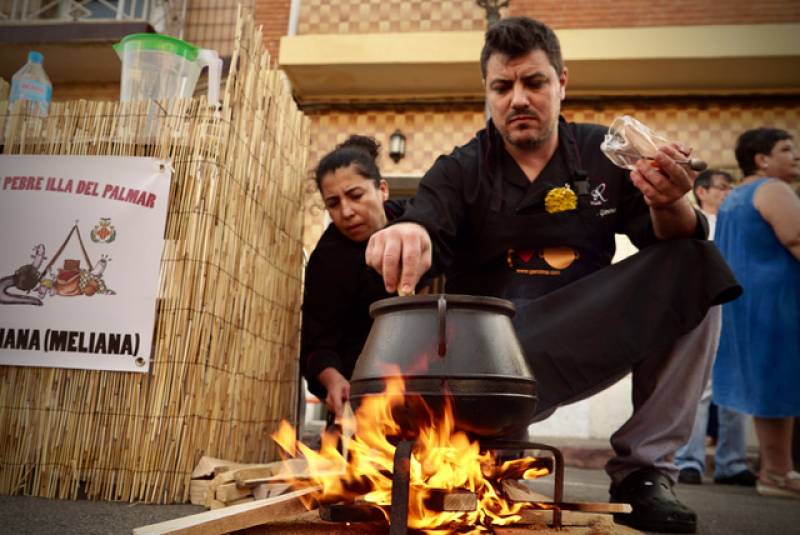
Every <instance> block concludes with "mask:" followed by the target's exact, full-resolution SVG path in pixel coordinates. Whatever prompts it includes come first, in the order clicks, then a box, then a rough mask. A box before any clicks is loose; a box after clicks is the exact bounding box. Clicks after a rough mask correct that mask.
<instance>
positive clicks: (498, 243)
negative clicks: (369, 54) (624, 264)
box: [398, 119, 708, 299]
mask: <svg viewBox="0 0 800 535" xmlns="http://www.w3.org/2000/svg"><path fill="white" fill-rule="evenodd" d="M558 128H559V144H558V149H557V150H556V152H555V153H554V155H553V157H552V158H551V159H550V161H549V162H548V163H547V165H546V166H545V167H544V169H543V170H542V171H541V173H540V174H539V176H538V177H537V178H536V180H534V181H533V182H530V181H529V180H528V178H527V177H526V176H525V173H524V172H523V171H522V169H521V168H520V167H519V165H518V164H517V163H516V161H514V159H513V158H512V157H511V155H510V154H509V153H508V152H506V150H505V148H504V145H503V140H502V137H501V136H500V134H499V133H498V132H497V130H496V129H495V128H494V125H493V124H492V122H491V120H490V121H489V122H488V125H487V128H486V129H484V130H481V131H480V132H478V134H477V135H476V137H475V138H473V139H472V141H470V142H469V143H468V144H467V145H464V146H463V147H460V148H457V149H456V150H455V151H453V153H452V154H450V155H449V156H441V157H440V158H439V159H438V160H437V161H436V163H435V164H434V166H433V167H432V168H431V170H430V171H429V172H428V173H427V174H426V175H425V177H424V178H423V179H422V182H421V183H420V188H419V192H418V194H417V196H416V198H415V199H414V201H413V202H412V206H410V207H409V209H408V210H407V211H406V213H405V214H404V215H403V216H402V217H401V218H399V219H398V222H399V221H413V222H417V223H420V224H422V225H423V226H424V227H425V228H426V229H427V230H428V232H429V233H430V235H431V239H432V242H433V247H434V250H433V253H434V254H433V258H434V272H436V273H442V272H444V273H446V274H447V291H448V292H450V293H462V294H471V295H492V296H497V297H505V298H514V299H516V298H524V299H532V298H536V297H538V296H542V295H545V294H548V293H550V292H551V291H553V290H555V289H557V288H560V287H562V286H565V285H567V284H569V283H570V282H573V281H575V280H578V279H580V278H582V277H585V276H586V275H588V274H590V273H593V272H595V271H597V270H599V269H601V268H603V267H606V266H608V265H609V264H610V263H611V259H612V257H613V256H614V252H615V241H614V234H617V233H618V234H626V235H627V236H628V237H629V238H630V239H631V241H632V242H633V243H634V244H635V245H636V246H637V247H639V248H642V247H646V246H648V245H651V244H653V243H655V242H657V241H658V240H657V238H656V236H655V234H654V231H653V225H652V221H651V218H650V211H649V208H648V206H647V204H646V203H645V202H644V198H643V196H642V194H641V192H640V191H639V190H638V189H637V188H636V187H635V186H634V185H633V183H632V182H631V180H630V178H629V176H628V171H626V170H623V169H620V168H618V167H616V166H615V165H614V164H613V163H611V161H610V160H609V159H608V158H607V157H606V156H605V155H604V154H603V153H602V152H601V151H600V143H601V142H602V141H603V137H604V135H605V133H606V131H607V129H606V128H605V127H602V126H598V125H590V124H575V123H572V124H567V123H566V122H565V121H564V120H563V119H560V121H559V125H558ZM582 181H583V184H579V182H582ZM565 187H566V188H569V189H570V190H572V192H573V193H574V194H575V195H576V197H579V199H578V201H579V203H578V204H579V205H578V206H577V207H576V208H575V209H568V210H564V211H554V210H553V209H552V208H550V211H548V203H547V202H546V200H547V198H548V195H549V194H551V191H553V190H558V189H560V188H565ZM581 192H582V195H580V196H578V195H577V194H578V193H581ZM697 213H698V220H699V221H700V224H699V225H698V229H697V235H696V237H698V238H701V239H702V238H705V236H706V233H707V229H708V227H707V222H706V220H705V218H704V217H703V216H702V214H701V213H700V212H699V211H697Z"/></svg>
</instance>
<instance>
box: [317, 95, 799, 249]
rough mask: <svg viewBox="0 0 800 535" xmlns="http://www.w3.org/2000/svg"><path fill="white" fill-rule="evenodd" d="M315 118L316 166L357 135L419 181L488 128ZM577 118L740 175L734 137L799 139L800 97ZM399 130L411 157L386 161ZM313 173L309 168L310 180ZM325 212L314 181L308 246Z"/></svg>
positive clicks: (643, 105) (392, 170) (443, 118)
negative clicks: (677, 145)
mask: <svg viewBox="0 0 800 535" xmlns="http://www.w3.org/2000/svg"><path fill="white" fill-rule="evenodd" d="M308 113H310V114H311V120H312V134H311V155H310V157H309V162H310V164H311V166H312V168H313V166H314V165H316V163H317V162H318V161H319V159H320V157H322V156H323V155H324V154H325V153H326V152H327V151H329V150H331V149H333V148H334V147H335V146H336V144H337V143H341V142H342V141H344V139H345V138H347V136H348V135H350V134H352V133H359V134H364V135H370V136H374V137H375V138H376V139H378V141H379V142H380V143H381V144H382V146H383V148H382V154H383V156H382V157H381V159H380V160H379V165H380V168H381V172H382V173H383V174H384V175H385V176H409V175H410V176H421V175H422V174H424V173H425V171H426V170H427V169H428V168H429V167H430V166H431V165H432V164H433V162H434V160H435V159H436V157H437V156H438V155H439V154H443V153H449V152H450V151H452V149H453V148H454V147H455V146H457V145H461V144H463V143H466V142H467V141H468V140H469V139H470V138H471V137H472V136H473V134H474V133H475V132H476V131H477V130H479V129H481V128H482V127H483V125H484V113H483V109H482V107H479V106H478V105H472V106H460V107H459V106H453V107H448V108H424V107H423V108H414V109H405V110H364V111H327V112H316V113H313V112H308ZM563 113H564V115H565V116H566V117H567V118H568V119H569V120H571V121H577V122H593V123H598V124H604V125H609V124H611V122H612V121H613V120H614V118H615V117H617V116H619V115H623V114H628V115H633V116H634V117H636V118H637V119H639V120H640V121H642V122H644V123H645V124H647V125H648V126H649V127H650V128H652V129H653V130H655V131H656V132H658V133H659V134H661V135H663V136H664V137H666V138H668V139H671V140H674V141H680V142H681V143H684V144H686V145H689V146H691V147H693V148H694V151H695V154H696V155H697V156H698V157H700V158H703V159H705V160H706V161H707V162H708V163H709V165H711V166H712V167H722V168H726V169H729V170H732V171H734V174H736V173H737V169H736V161H735V159H734V156H733V145H734V143H735V141H736V137H737V136H738V135H739V134H740V133H741V132H743V131H744V130H747V129H748V128H753V127H756V126H761V125H771V126H775V127H778V128H783V129H786V130H788V131H789V132H790V133H792V134H793V135H794V136H795V138H796V139H800V98H785V99H765V100H757V99H720V100H703V101H699V100H692V99H686V100H669V101H659V100H653V101H647V100H630V101H615V102H604V103H600V102H598V103H596V104H595V103H586V102H582V101H574V102H566V103H565V105H564V109H563ZM396 128H399V129H400V130H401V131H402V132H403V133H404V134H405V135H406V137H407V142H406V157H405V158H404V159H402V160H400V162H399V163H397V164H395V163H394V162H393V161H392V160H390V159H389V158H388V157H387V156H386V147H387V145H388V138H389V136H390V135H391V134H392V132H394V130H395V129H396ZM310 176H311V169H309V177H310ZM323 223H324V214H323V209H322V204H321V201H320V198H319V194H318V193H317V191H316V187H315V185H314V184H313V182H312V181H311V179H309V183H308V188H307V198H306V218H305V229H304V239H303V241H304V245H305V247H306V250H307V251H311V250H313V248H314V245H315V244H316V242H317V240H318V239H319V236H320V234H321V233H322V231H323Z"/></svg>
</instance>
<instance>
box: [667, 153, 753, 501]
mask: <svg viewBox="0 0 800 535" xmlns="http://www.w3.org/2000/svg"><path fill="white" fill-rule="evenodd" d="M692 189H693V192H694V196H695V198H696V199H697V203H698V204H699V205H700V209H701V210H702V211H703V214H704V215H705V216H706V219H707V220H708V235H709V238H711V239H713V237H714V228H715V226H716V221H717V211H718V210H719V207H720V205H721V204H722V201H724V200H725V197H727V196H728V193H730V192H731V190H732V189H733V177H731V175H729V174H728V173H725V172H724V171H716V170H713V169H706V170H705V171H703V172H702V173H700V174H699V175H697V178H696V179H695V181H694V187H693V188H692ZM710 404H711V383H710V382H709V383H708V384H707V385H706V388H705V390H704V391H703V396H702V397H701V398H700V405H698V407H697V416H695V420H694V428H693V429H692V435H691V436H690V437H689V441H688V442H687V443H686V444H685V445H684V446H683V447H682V448H681V449H679V450H678V452H677V453H676V454H675V464H676V465H677V466H678V469H679V470H680V475H679V476H678V481H680V482H681V483H687V484H689V485H699V484H701V483H702V482H703V474H704V473H705V470H706V447H705V437H706V428H707V427H708V409H709V405H710ZM718 422H719V440H718V442H717V449H716V452H715V456H714V481H715V482H716V483H720V484H723V485H742V486H746V487H753V486H755V484H756V476H755V474H754V473H753V472H751V471H750V470H749V469H748V468H747V441H746V436H745V426H746V424H747V415H745V414H742V413H740V412H736V411H734V410H732V409H728V408H726V407H718Z"/></svg>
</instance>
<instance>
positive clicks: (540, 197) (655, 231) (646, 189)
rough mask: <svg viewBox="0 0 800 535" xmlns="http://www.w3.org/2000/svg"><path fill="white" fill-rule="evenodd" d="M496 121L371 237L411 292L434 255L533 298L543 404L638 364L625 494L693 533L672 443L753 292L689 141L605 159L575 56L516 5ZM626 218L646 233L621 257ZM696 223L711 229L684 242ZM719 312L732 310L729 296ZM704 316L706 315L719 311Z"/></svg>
mask: <svg viewBox="0 0 800 535" xmlns="http://www.w3.org/2000/svg"><path fill="white" fill-rule="evenodd" d="M481 70H482V74H483V78H484V84H485V90H486V99H487V103H488V106H489V109H490V111H491V116H492V118H491V120H490V121H489V122H488V124H487V128H486V129H485V130H482V131H481V132H479V133H478V134H477V135H476V137H475V139H473V140H472V141H471V142H470V143H468V144H467V145H465V146H463V147H460V148H458V149H456V150H455V151H454V152H453V153H452V154H451V155H449V156H446V157H445V156H443V157H440V158H439V159H438V160H437V162H436V163H435V164H434V166H433V168H432V169H431V170H430V171H429V172H428V173H427V174H426V176H425V177H424V178H423V179H422V182H421V183H420V187H419V190H418V192H417V196H416V197H415V200H414V202H413V205H412V206H411V207H410V208H409V211H408V212H407V213H406V215H405V216H404V217H402V218H400V219H399V220H398V221H399V222H398V223H396V224H393V225H391V226H389V227H387V228H385V229H383V230H382V231H380V232H377V233H375V234H374V235H373V236H372V237H371V239H370V242H369V244H368V246H367V252H366V259H367V263H368V264H369V265H370V266H372V267H373V268H375V269H376V270H377V271H378V272H380V273H381V274H382V275H383V278H384V284H385V286H386V289H387V291H389V292H394V291H396V290H398V289H399V291H400V293H401V294H408V293H410V292H411V290H412V288H414V285H415V284H416V282H417V281H418V280H419V278H420V276H422V274H423V273H425V272H426V271H427V270H428V268H429V267H431V266H433V271H434V272H438V273H445V274H446V276H447V290H448V292H452V293H468V294H478V295H494V296H499V297H505V298H507V299H511V300H512V301H513V302H514V303H515V305H516V307H517V315H516V316H515V328H516V330H517V335H518V337H519V339H520V343H521V344H522V347H523V348H524V350H525V353H526V357H527V359H528V362H529V364H530V366H531V369H532V371H533V372H534V374H535V376H536V379H537V388H538V397H539V404H538V408H537V410H538V411H539V413H540V414H539V417H540V418H544V417H546V416H548V415H549V414H552V412H553V411H554V410H555V409H556V408H557V407H558V406H559V405H563V404H566V403H570V402H573V401H577V400H579V399H582V398H585V397H587V396H589V395H591V394H593V393H595V392H598V391H600V390H602V389H603V388H605V387H607V386H609V385H610V384H612V383H614V382H615V381H616V380H618V379H619V378H621V377H623V376H624V375H625V374H627V373H628V372H630V371H631V370H632V371H633V405H634V413H633V416H632V417H631V418H630V420H629V421H628V422H626V423H625V425H624V426H623V427H622V428H620V429H619V430H618V431H617V432H616V433H615V434H614V436H613V437H612V438H611V442H612V446H613V447H614V450H615V452H616V456H615V457H614V458H613V459H611V460H610V461H609V463H608V465H607V472H608V473H609V475H610V476H611V479H612V484H611V489H610V491H611V499H612V500H614V501H618V502H628V503H631V504H632V506H633V513H632V514H631V515H628V516H625V517H621V518H620V521H622V522H627V523H629V524H631V525H634V526H636V527H639V528H642V529H646V530H648V531H671V532H686V533H692V532H694V531H695V527H696V515H695V513H694V512H693V511H691V510H690V509H689V508H688V507H686V506H684V505H683V504H682V503H680V501H678V499H677V497H676V496H675V494H674V493H673V490H672V485H673V482H674V480H675V479H676V478H677V468H676V467H675V466H674V465H673V464H672V462H671V458H672V455H673V454H674V452H675V450H676V449H677V448H678V447H679V446H680V445H681V444H683V443H684V442H685V441H686V439H687V438H688V436H689V433H690V430H691V427H692V423H693V419H694V414H695V411H696V406H697V402H698V400H699V398H700V394H701V392H702V389H703V386H704V385H705V382H706V380H707V377H708V372H709V365H710V362H711V356H712V353H711V349H712V347H713V344H715V343H716V339H715V332H717V330H716V329H717V327H716V323H715V322H718V319H719V315H718V313H717V314H709V315H708V316H709V317H708V318H706V313H707V310H708V308H709V307H710V306H711V305H713V304H719V303H721V302H723V301H725V300H727V299H730V298H732V297H735V296H736V295H738V293H739V292H740V289H739V287H738V286H737V283H736V281H735V279H734V278H733V276H732V274H731V273H730V271H729V270H727V268H726V266H725V264H724V262H723V261H722V260H721V258H720V256H719V253H718V252H717V251H716V250H715V248H714V247H713V245H709V244H708V242H706V241H700V239H704V238H705V236H706V231H707V228H706V223H705V219H704V217H703V216H702V215H699V214H698V213H697V212H696V211H695V210H694V209H693V208H692V207H691V206H690V204H689V203H688V201H687V200H686V199H685V197H684V194H685V193H686V192H688V191H689V189H690V188H691V185H692V176H691V175H690V174H689V171H688V170H687V168H686V167H685V166H684V165H682V164H681V163H680V162H681V161H685V159H686V157H687V156H688V153H689V151H688V150H685V149H682V148H679V147H663V148H661V149H660V150H659V152H658V154H656V155H655V157H654V160H652V161H639V162H637V164H636V169H635V170H634V171H632V172H631V173H630V177H628V173H626V172H624V171H622V170H621V169H619V168H616V167H614V165H613V164H612V163H611V162H610V161H608V159H607V158H605V157H604V156H603V155H602V154H601V152H600V150H599V145H600V142H601V141H602V139H603V135H604V133H605V129H604V128H601V127H597V126H591V125H568V124H567V123H566V122H565V121H563V120H560V119H559V113H560V108H561V101H562V100H563V99H564V97H565V91H566V86H567V69H566V67H564V65H563V61H562V59H561V51H560V45H559V43H558V39H557V38H556V36H555V34H554V33H553V31H552V30H551V29H550V28H549V27H547V26H546V25H544V24H542V23H540V22H538V21H534V20H531V19H527V18H508V19H503V20H501V21H500V22H498V23H495V24H493V25H492V26H490V27H489V29H488V30H487V32H486V42H485V44H484V48H483V51H482V53H481ZM615 232H620V233H625V234H627V235H628V236H629V237H630V238H631V239H632V241H633V242H634V243H635V244H636V245H637V246H639V247H640V248H644V249H643V250H642V251H641V252H640V253H639V254H637V255H634V256H633V257H631V258H629V259H626V260H625V261H623V262H620V263H618V264H615V265H613V266H609V264H610V262H611V258H612V256H613V252H614V234H615ZM688 237H696V238H700V239H698V240H687V239H681V240H675V241H670V242H662V240H670V239H673V238H688ZM717 312H718V311H717ZM704 318H705V319H704Z"/></svg>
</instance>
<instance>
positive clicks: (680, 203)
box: [631, 146, 699, 240]
mask: <svg viewBox="0 0 800 535" xmlns="http://www.w3.org/2000/svg"><path fill="white" fill-rule="evenodd" d="M687 156H688V154H686V153H684V152H681V151H679V150H677V149H676V148H675V147H671V146H667V147H661V148H660V149H659V152H658V154H656V157H655V160H654V162H655V164H656V167H654V166H653V165H652V163H651V162H652V161H651V160H639V161H638V162H636V169H635V170H634V171H631V181H632V182H633V184H634V185H635V186H636V187H637V188H638V189H639V191H641V192H642V195H643V196H644V200H645V202H646V203H647V205H648V206H649V207H650V217H651V218H652V220H653V230H654V232H655V235H656V237H657V238H659V239H661V240H666V239H670V238H689V237H692V236H694V235H695V234H696V232H697V225H698V224H699V223H698V219H697V214H696V212H695V210H694V208H692V205H691V204H690V203H689V200H688V199H687V198H686V193H688V191H689V190H690V189H692V182H693V180H694V176H693V174H694V173H692V172H691V171H689V170H688V169H686V168H685V167H684V166H683V165H681V164H678V163H676V162H675V160H683V159H686V158H687Z"/></svg>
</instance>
